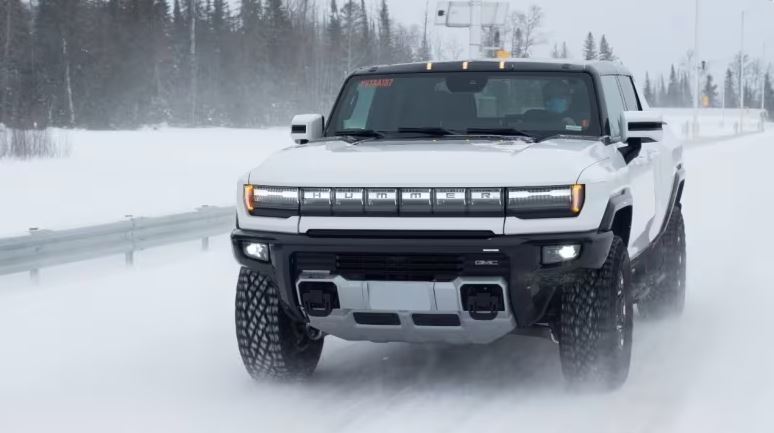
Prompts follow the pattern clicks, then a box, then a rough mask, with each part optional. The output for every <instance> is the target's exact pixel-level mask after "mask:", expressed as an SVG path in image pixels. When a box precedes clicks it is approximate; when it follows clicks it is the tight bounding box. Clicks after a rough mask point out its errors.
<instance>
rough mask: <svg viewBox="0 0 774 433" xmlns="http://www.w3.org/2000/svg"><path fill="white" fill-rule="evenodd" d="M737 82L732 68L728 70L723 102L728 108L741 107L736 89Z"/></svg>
mask: <svg viewBox="0 0 774 433" xmlns="http://www.w3.org/2000/svg"><path fill="white" fill-rule="evenodd" d="M735 83H736V80H735V78H734V72H733V71H732V70H731V68H728V69H726V79H725V82H724V86H723V88H724V89H723V100H724V101H725V105H726V107H727V108H738V107H739V96H738V94H737V92H736V87H735Z"/></svg>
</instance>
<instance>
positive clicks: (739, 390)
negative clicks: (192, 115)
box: [0, 132, 774, 433]
mask: <svg viewBox="0 0 774 433" xmlns="http://www.w3.org/2000/svg"><path fill="white" fill-rule="evenodd" d="M773 139H774V133H772V132H767V133H766V134H765V135H752V136H746V137H743V138H739V139H736V140H733V141H725V142H719V143H716V144H712V145H703V146H700V147H692V148H690V149H689V151H688V155H687V168H688V176H689V177H688V182H687V185H686V191H685V194H684V203H685V210H684V212H685V216H686V222H687V239H688V254H689V275H688V293H689V294H688V304H687V309H686V312H685V315H684V316H683V317H682V318H681V319H680V320H678V321H668V322H663V323H657V324H648V323H643V322H637V323H636V331H635V348H634V355H633V364H632V370H631V375H630V378H629V381H628V383H627V384H626V385H625V387H624V388H623V389H622V390H620V391H618V392H614V393H611V394H601V395H596V394H593V395H576V394H572V393H568V392H567V391H566V390H565V389H564V387H563V383H562V379H561V372H560V369H559V363H558V359H557V357H558V355H557V346H556V345H554V344H553V343H551V342H549V341H544V340H540V339H533V338H528V337H507V338H505V339H503V340H501V341H499V342H497V343H496V344H493V345H490V346H463V347H449V346H422V345H409V344H372V343H351V342H344V341H341V340H337V339H335V338H328V340H327V341H326V348H325V350H324V352H323V357H322V360H321V363H320V367H319V370H318V372H317V374H316V375H315V376H314V378H313V379H312V380H311V381H309V382H308V383H291V384H282V383H273V382H270V381H266V382H261V383H253V382H252V381H251V380H250V379H249V378H248V376H247V375H246V373H244V371H243V368H242V366H241V362H240V360H239V355H238V352H237V349H236V341H235V336H234V330H233V323H234V322H233V298H234V284H235V281H236V273H237V271H238V267H237V265H236V264H235V263H234V260H233V258H232V257H231V254H230V252H229V250H228V245H227V239H226V238H225V237H222V238H219V239H217V240H216V241H215V242H214V243H213V249H212V250H211V251H210V252H207V253H197V252H196V248H197V246H196V245H195V243H191V244H182V245H178V246H174V247H170V248H167V249H159V250H150V251H146V252H143V253H141V254H139V255H138V256H137V266H136V268H134V269H131V270H129V269H125V268H124V267H123V265H122V263H121V262H122V259H121V258H120V257H115V258H106V259H103V260H100V261H95V262H89V263H84V264H79V265H73V266H65V267H61V268H53V269H45V270H43V272H42V274H41V277H42V284H41V285H40V286H33V285H31V283H29V282H28V281H27V277H26V276H25V275H16V276H12V277H5V278H0V342H1V343H0V431H2V432H52V431H56V432H61V431H65V432H69V431H73V432H79V433H86V432H105V431H110V432H137V431H142V432H164V433H167V432H214V431H222V432H248V431H249V432H255V431H259V432H280V431H281V432H307V431H314V432H336V433H349V432H394V431H400V432H423V433H433V432H439V433H441V432H443V433H450V432H470V431H486V432H515V431H540V432H561V433H565V432H573V433H584V432H589V433H591V432H595V433H606V432H609V433H622V432H623V433H628V432H637V433H639V432H658V433H670V432H701V433H707V432H710V433H712V432H718V433H720V432H729V431H744V432H756V433H757V432H761V433H763V432H771V431H774V420H773V419H772V418H771V416H770V415H769V412H770V407H771V406H772V404H774V370H772V365H774V346H773V345H771V344H770V339H771V335H770V334H771V330H772V329H774V316H773V315H771V308H770V305H772V303H774V292H772V290H771V284H770V279H771V278H770V274H769V272H768V271H769V269H768V267H769V266H770V262H771V259H772V252H771V247H770V245H772V243H773V241H774V231H772V230H770V227H771V225H770V215H771V208H772V205H771V204H770V203H768V201H767V200H765V197H768V196H769V195H770V194H769V193H768V185H767V184H766V183H765V182H762V181H761V180H762V179H763V178H764V177H765V175H766V174H767V173H769V172H770V165H771V161H772V160H774V148H773V147H771V146H770V143H771V141H772V140H773ZM249 163H250V164H252V163H254V161H249ZM225 183H228V182H225ZM228 186H229V185H226V187H228ZM214 193H215V191H213V194H214ZM214 195H215V194H214ZM186 205H187V204H186Z"/></svg>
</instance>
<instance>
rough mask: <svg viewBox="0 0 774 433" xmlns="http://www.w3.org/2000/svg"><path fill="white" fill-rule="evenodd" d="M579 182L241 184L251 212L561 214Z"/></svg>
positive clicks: (568, 212) (577, 199)
mask: <svg viewBox="0 0 774 433" xmlns="http://www.w3.org/2000/svg"><path fill="white" fill-rule="evenodd" d="M584 200H585V188H584V186H583V185H567V186H549V187H529V188H507V189H504V188H381V187H380V188H320V187H311V188H294V187H274V186H260V185H245V186H244V201H245V208H246V209H247V211H248V212H249V213H251V214H252V215H257V216H276V217H283V216H284V217H288V216H293V215H313V216H329V215H344V216H366V215H367V216H398V215H405V216H422V215H441V216H455V215H456V216H464V215H470V216H505V215H510V216H515V217H518V218H523V219H529V218H564V217H574V216H577V215H578V214H580V212H581V210H582V209H583V203H584Z"/></svg>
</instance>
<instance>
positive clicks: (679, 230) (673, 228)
mask: <svg viewBox="0 0 774 433" xmlns="http://www.w3.org/2000/svg"><path fill="white" fill-rule="evenodd" d="M655 260H658V262H657V263H656V265H655V267H654V268H655V270H654V272H655V273H656V274H657V275H655V278H654V283H653V285H652V286H651V287H650V290H649V291H648V292H647V294H646V295H645V296H644V297H643V298H642V299H640V300H638V302H637V310H638V311H639V313H640V314H641V315H642V316H643V317H646V318H655V319H660V318H665V317H674V316H679V315H680V314H682V312H683V309H685V275H686V272H685V269H686V252H685V223H684V222H683V213H682V209H681V207H680V206H679V205H678V206H675V209H674V211H673V212H672V216H671V217H670V218H669V223H668V224H667V227H666V231H665V232H664V234H663V235H662V236H661V238H659V240H658V245H656V255H655Z"/></svg>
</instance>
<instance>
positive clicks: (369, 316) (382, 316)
mask: <svg viewBox="0 0 774 433" xmlns="http://www.w3.org/2000/svg"><path fill="white" fill-rule="evenodd" d="M352 315H353V316H354V317H355V323H358V324H360V325H381V326H395V325H400V317H398V315H397V314H395V313H352Z"/></svg>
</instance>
